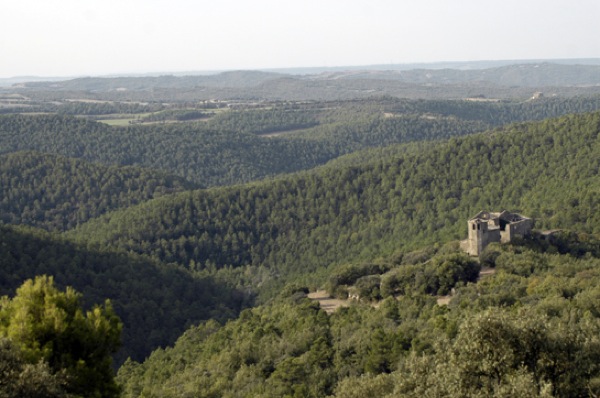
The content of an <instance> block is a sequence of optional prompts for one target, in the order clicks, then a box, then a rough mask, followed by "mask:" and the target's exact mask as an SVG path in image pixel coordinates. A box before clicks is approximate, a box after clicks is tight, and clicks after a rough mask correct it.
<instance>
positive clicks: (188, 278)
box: [0, 224, 245, 364]
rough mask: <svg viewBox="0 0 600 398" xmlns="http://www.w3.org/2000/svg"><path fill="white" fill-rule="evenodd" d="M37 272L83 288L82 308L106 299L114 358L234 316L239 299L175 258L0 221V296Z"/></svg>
mask: <svg viewBox="0 0 600 398" xmlns="http://www.w3.org/2000/svg"><path fill="white" fill-rule="evenodd" d="M43 274H46V275H53V276H54V279H55V281H56V283H57V285H58V286H60V287H61V288H64V287H66V286H73V287H74V288H75V289H76V290H78V291H79V292H81V293H83V297H84V300H85V305H86V307H88V308H89V307H91V305H92V304H97V303H103V302H104V300H105V299H107V298H109V299H110V300H111V301H112V304H113V307H114V309H115V311H116V313H117V314H118V315H119V316H120V317H121V319H122V321H123V323H124V330H123V336H122V341H123V348H122V349H121V350H120V351H119V353H118V355H117V357H116V362H117V364H120V363H122V362H123V361H124V360H125V359H126V358H127V357H131V358H135V359H137V360H142V359H143V358H145V357H146V356H147V355H148V354H149V353H150V352H151V351H152V350H154V349H155V348H156V347H159V346H165V345H167V344H172V343H173V341H174V340H175V339H176V338H177V337H178V336H179V334H181V333H182V332H183V330H185V328H187V327H189V326H190V325H193V324H196V323H197V322H199V321H201V320H206V319H219V320H224V319H227V318H229V317H232V316H235V315H236V314H237V313H238V311H239V310H240V308H241V306H242V305H243V304H244V300H245V295H244V294H243V293H241V292H238V291H236V290H235V289H234V288H232V287H230V286H228V285H226V284H224V283H222V282H219V281H216V280H215V279H214V278H211V277H199V276H193V275H191V274H190V273H189V272H187V271H185V270H183V269H181V267H177V266H175V265H167V264H163V263H160V262H158V261H155V260H152V259H148V258H144V257H141V256H134V255H131V254H127V253H123V252H118V251H115V250H102V251H99V250H94V249H91V248H88V247H85V246H80V245H76V244H74V243H72V242H69V241H67V240H65V239H62V238H59V237H57V236H56V235H52V234H49V233H47V232H44V231H41V230H37V229H32V228H24V227H13V226H8V225H2V224H0V295H5V294H7V295H12V294H14V290H15V289H16V288H17V287H19V286H20V285H21V284H22V283H23V281H25V280H26V279H30V278H33V277H34V276H36V275H43Z"/></svg>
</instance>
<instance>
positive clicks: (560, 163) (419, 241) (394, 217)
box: [69, 113, 600, 280]
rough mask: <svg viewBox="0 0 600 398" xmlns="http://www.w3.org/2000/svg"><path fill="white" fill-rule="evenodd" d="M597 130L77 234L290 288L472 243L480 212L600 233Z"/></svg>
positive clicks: (593, 121)
mask: <svg viewBox="0 0 600 398" xmlns="http://www.w3.org/2000/svg"><path fill="white" fill-rule="evenodd" d="M599 126H600V113H592V114H586V115H571V116H566V117H563V118H558V119H552V120H548V121H544V122H541V123H529V124H522V125H515V126H511V127H508V128H505V129H500V130H497V131H493V132H490V133H485V134H480V135H474V136H470V137H464V138H460V139H453V140H450V141H448V142H447V143H445V144H443V145H436V146H433V147H432V148H424V149H423V150H422V151H419V152H416V153H401V154H400V155H398V156H395V157H390V158H386V159H383V160H376V161H374V162H373V163H368V164H361V165H359V166H349V167H341V168H334V167H327V166H326V167H323V168H321V169H318V170H316V171H313V172H305V173H303V174H297V175H293V176H289V177H285V178H280V179H276V180H273V181H268V182H262V183H254V184H250V185H245V186H238V187H229V188H222V189H211V190H199V191H192V192H185V193H181V194H175V195H172V196H169V197H168V198H162V199H161V198H159V199H156V200H153V201H149V202H145V203H143V204H141V205H138V206H134V207H131V208H129V209H126V210H121V211H116V212H113V213H110V214H107V215H106V216H103V217H100V218H99V219H97V220H92V221H90V222H88V223H86V224H83V225H81V226H80V227H79V228H77V229H76V230H74V231H72V232H69V236H71V237H73V238H77V239H80V240H82V241H86V242H89V243H94V244H95V245H98V247H118V248H120V249H123V250H128V251H132V252H135V253H140V254H146V255H150V256H152V257H154V258H156V259H159V260H162V261H167V262H177V263H179V264H181V265H183V266H185V267H186V268H188V269H191V270H198V271H203V270H207V271H210V272H213V271H215V270H219V269H224V270H225V269H230V268H231V267H233V268H238V267H246V266H252V267H255V268H258V269H261V270H262V271H261V272H260V273H257V274H256V275H257V277H258V275H262V277H263V278H264V274H265V272H266V273H267V274H268V275H269V277H268V279H271V278H275V279H277V278H278V277H281V278H283V279H284V280H285V279H286V277H285V275H306V274H308V273H313V272H316V271H323V270H324V268H325V267H327V266H329V265H331V264H335V263H340V262H344V261H349V260H350V259H371V258H374V257H377V256H379V255H381V254H391V253H393V252H394V251H395V250H398V249H403V248H404V249H406V248H415V247H419V246H422V245H425V244H428V243H431V244H433V243H435V242H439V243H443V242H447V241H450V240H455V239H460V238H464V236H465V235H466V231H465V220H466V219H467V218H468V217H469V216H471V215H472V214H475V213H477V212H478V211H479V210H481V209H504V208H506V209H512V210H519V211H521V212H522V213H524V214H527V215H528V216H531V217H534V218H536V220H537V227H538V228H540V229H545V228H569V229H577V230H580V231H582V232H589V233H598V232H600V230H599V225H600V220H599V219H598V212H597V211H596V209H597V208H598V204H599V202H600V192H599V189H598V187H599V185H600V182H599V181H598V168H599V160H598V159H600V156H599V155H600V137H599V132H600V129H599ZM401 152H402V151H401ZM315 275H317V274H313V277H315Z"/></svg>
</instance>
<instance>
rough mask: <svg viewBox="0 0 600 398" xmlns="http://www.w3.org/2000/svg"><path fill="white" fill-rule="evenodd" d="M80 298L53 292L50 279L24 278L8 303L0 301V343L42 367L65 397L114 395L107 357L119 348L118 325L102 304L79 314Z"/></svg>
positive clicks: (107, 306)
mask: <svg viewBox="0 0 600 398" xmlns="http://www.w3.org/2000/svg"><path fill="white" fill-rule="evenodd" d="M80 298H81V295H80V294H79V293H77V292H76V291H75V290H74V289H72V288H70V287H67V289H66V290H65V291H64V292H63V291H60V290H58V289H57V288H56V287H55V286H54V279H53V278H52V277H48V276H38V277H36V278H35V279H34V280H31V279H29V280H27V281H25V283H24V284H23V285H22V286H21V287H20V288H19V289H17V293H16V295H15V297H14V298H12V299H10V298H8V297H6V296H4V297H2V298H1V299H0V338H3V339H7V340H8V341H10V343H11V344H12V345H13V346H14V348H15V349H16V350H17V351H18V353H19V356H20V357H21V358H22V359H23V361H24V362H26V363H30V364H40V363H41V364H47V366H48V368H49V371H50V373H51V374H53V375H58V376H59V377H60V379H62V380H64V388H65V390H66V392H67V393H71V394H75V395H78V396H84V397H114V396H118V395H119V388H118V386H117V384H116V383H115V381H114V374H113V370H112V368H111V361H112V359H111V354H112V353H114V352H115V351H116V350H117V348H118V347H119V345H120V336H121V328H122V325H121V322H120V320H119V318H118V317H117V316H116V315H115V314H114V312H113V309H112V307H111V304H110V302H109V301H108V300H107V301H106V303H105V304H104V306H96V307H94V308H93V309H92V310H90V311H86V312H84V311H83V310H82V309H81V306H80V303H79V300H80Z"/></svg>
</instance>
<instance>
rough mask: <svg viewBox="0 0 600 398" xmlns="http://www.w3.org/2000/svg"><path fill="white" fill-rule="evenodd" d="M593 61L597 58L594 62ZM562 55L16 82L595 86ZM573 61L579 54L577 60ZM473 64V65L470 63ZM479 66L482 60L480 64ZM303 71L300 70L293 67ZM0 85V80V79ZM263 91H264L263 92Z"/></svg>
mask: <svg viewBox="0 0 600 398" xmlns="http://www.w3.org/2000/svg"><path fill="white" fill-rule="evenodd" d="M594 61H596V62H594ZM565 62H566V61H560V60H559V61H556V62H555V61H540V62H525V63H515V64H508V65H502V64H501V63H500V61H498V63H499V64H500V65H499V66H495V65H498V64H497V63H494V62H493V61H489V62H488V63H482V62H480V63H457V64H452V63H448V64H444V63H442V64H422V65H421V64H418V65H415V67H413V68H412V69H407V68H404V67H401V66H398V65H389V66H388V67H387V68H386V66H385V65H374V66H365V67H339V68H337V67H336V68H307V69H301V68H300V69H290V70H289V71H287V70H286V69H280V70H277V71H276V72H275V71H259V70H240V71H227V72H221V73H218V74H205V75H191V74H190V75H186V76H181V75H174V74H169V75H161V76H142V77H84V78H76V79H71V80H64V81H54V80H51V81H45V82H44V81H32V82H20V83H18V84H15V86H13V87H14V88H23V89H36V90H52V91H98V92H106V91H119V90H120V91H124V90H129V91H145V90H154V89H182V88H188V89H191V88H200V87H206V88H221V89H247V88H258V89H259V92H260V91H267V92H268V91H269V87H272V86H275V87H277V86H278V85H279V82H281V83H284V85H285V84H286V82H289V81H290V80H293V81H306V80H310V81H312V82H313V84H314V82H323V81H330V80H340V79H342V80H350V79H352V80H357V79H361V80H391V81H400V82H404V83H408V84H419V85H422V84H478V83H487V84H492V85H498V86H518V87H544V86H558V87H561V86H598V85H600V60H581V62H582V63H580V64H577V63H575V64H567V63H565ZM575 62H577V60H575ZM469 65H471V66H469ZM482 66H485V67H484V68H482ZM302 70H305V71H306V73H304V74H298V73H294V72H301V71H302ZM0 85H2V81H1V79H0ZM263 95H264V94H263Z"/></svg>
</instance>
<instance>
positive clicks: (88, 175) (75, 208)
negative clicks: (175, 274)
mask: <svg viewBox="0 0 600 398" xmlns="http://www.w3.org/2000/svg"><path fill="white" fill-rule="evenodd" d="M192 188H194V185H193V184H190V183H188V182H186V181H185V180H183V179H181V178H179V177H173V176H168V175H165V174H163V173H158V172H154V173H153V172H150V171H148V170H145V169H139V168H134V167H117V166H112V167H109V166H104V165H100V164H94V163H88V162H85V161H83V160H79V159H70V158H65V157H62V156H57V155H51V154H42V153H39V152H16V153H10V154H5V155H0V198H1V199H0V220H1V221H2V222H4V223H9V224H26V225H32V226H37V227H41V228H44V229H47V230H58V231H64V230H67V229H71V228H73V227H75V226H76V225H78V224H80V223H83V222H85V221H87V220H89V219H90V218H95V217H98V216H100V215H102V214H104V213H106V212H107V211H110V210H115V209H118V208H125V207H128V206H131V205H134V204H137V203H140V202H143V201H145V200H149V199H152V198H156V197H159V196H162V195H166V194H169V193H173V192H181V191H185V190H189V189H192Z"/></svg>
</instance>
